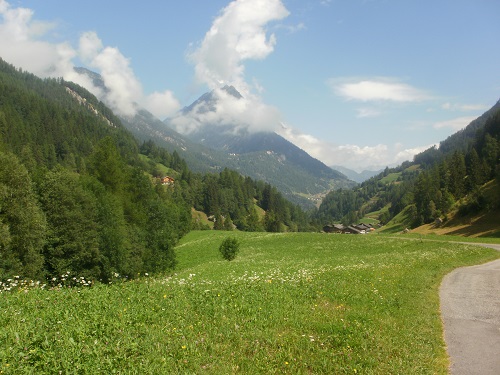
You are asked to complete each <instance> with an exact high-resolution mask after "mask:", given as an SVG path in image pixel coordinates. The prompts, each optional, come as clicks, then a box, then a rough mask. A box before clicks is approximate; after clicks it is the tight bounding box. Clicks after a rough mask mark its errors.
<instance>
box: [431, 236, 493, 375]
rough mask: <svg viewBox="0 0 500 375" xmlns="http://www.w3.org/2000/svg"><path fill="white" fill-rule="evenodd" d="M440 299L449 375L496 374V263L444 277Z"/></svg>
mask: <svg viewBox="0 0 500 375" xmlns="http://www.w3.org/2000/svg"><path fill="white" fill-rule="evenodd" d="M481 245H482V246H487V247H492V248H494V249H496V250H500V245H490V244H481ZM440 299H441V316H442V318H443V323H444V337H445V341H446V345H447V350H448V354H449V356H450V360H451V367H450V371H451V374H452V375H474V374H481V375H489V374H491V375H499V374H500V260H496V261H493V262H490V263H486V264H483V265H479V266H473V267H464V268H458V269H456V270H454V271H453V272H451V273H450V274H448V275H446V276H445V277H444V279H443V282H442V284H441V287H440Z"/></svg>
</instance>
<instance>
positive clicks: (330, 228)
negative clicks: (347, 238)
mask: <svg viewBox="0 0 500 375" xmlns="http://www.w3.org/2000/svg"><path fill="white" fill-rule="evenodd" d="M344 229H345V227H344V226H343V225H342V224H333V225H325V226H324V227H323V232H325V233H342V231H343V230H344Z"/></svg>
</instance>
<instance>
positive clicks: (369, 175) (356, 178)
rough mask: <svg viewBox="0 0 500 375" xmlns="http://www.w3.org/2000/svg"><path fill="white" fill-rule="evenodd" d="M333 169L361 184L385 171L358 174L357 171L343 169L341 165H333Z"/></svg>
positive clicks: (366, 171) (365, 171)
mask: <svg viewBox="0 0 500 375" xmlns="http://www.w3.org/2000/svg"><path fill="white" fill-rule="evenodd" d="M331 168H332V169H335V170H336V171H339V172H341V173H343V174H344V175H345V176H346V177H347V178H349V179H350V180H353V181H355V182H357V183H359V184H360V183H362V182H364V181H366V180H368V179H369V178H372V177H373V176H376V175H378V174H379V173H380V172H382V171H383V169H381V170H378V171H368V170H364V171H362V172H356V171H353V170H352V169H349V168H346V167H341V166H340V165H332V166H331Z"/></svg>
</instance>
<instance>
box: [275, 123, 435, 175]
mask: <svg viewBox="0 0 500 375" xmlns="http://www.w3.org/2000/svg"><path fill="white" fill-rule="evenodd" d="M278 133H279V134H280V135H281V136H282V137H284V138H286V139H287V140H289V141H290V142H292V143H294V144H295V145H297V146H298V147H300V148H302V149H303V150H304V151H306V152H307V153H309V154H310V155H311V156H313V157H315V158H317V159H318V160H321V161H322V162H323V163H325V164H326V165H340V166H344V167H347V168H350V169H353V170H357V171H358V172H361V171H363V170H378V169H382V168H385V167H386V166H395V165H399V164H401V163H402V162H404V161H407V160H410V161H411V160H413V156H415V155H416V154H418V153H420V152H422V151H424V150H426V149H427V148H429V147H431V146H422V147H415V148H406V149H404V148H403V146H402V145H401V144H396V145H394V146H392V147H389V146H388V145H384V144H377V145H374V146H359V145H352V144H344V145H336V144H332V143H330V142H327V141H323V140H320V139H318V138H316V137H313V136H311V135H308V134H303V133H301V132H300V131H298V130H296V129H292V128H290V127H287V126H283V127H282V128H281V129H280V130H279V131H278Z"/></svg>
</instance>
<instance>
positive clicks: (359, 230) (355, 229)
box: [323, 223, 375, 234]
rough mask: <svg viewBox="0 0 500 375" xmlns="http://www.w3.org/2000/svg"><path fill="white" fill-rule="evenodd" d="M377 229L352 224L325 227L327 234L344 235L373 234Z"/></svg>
mask: <svg viewBox="0 0 500 375" xmlns="http://www.w3.org/2000/svg"><path fill="white" fill-rule="evenodd" d="M374 230H375V227H374V226H373V225H372V224H364V223H360V224H351V225H348V226H344V225H342V224H331V225H325V226H324V227H323V232H325V233H343V234H366V233H370V232H373V231H374Z"/></svg>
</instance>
